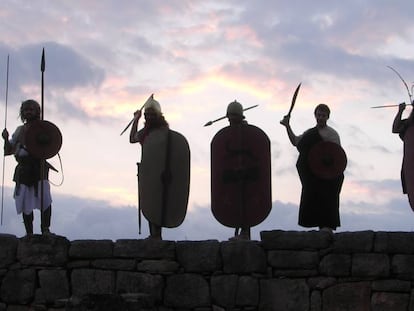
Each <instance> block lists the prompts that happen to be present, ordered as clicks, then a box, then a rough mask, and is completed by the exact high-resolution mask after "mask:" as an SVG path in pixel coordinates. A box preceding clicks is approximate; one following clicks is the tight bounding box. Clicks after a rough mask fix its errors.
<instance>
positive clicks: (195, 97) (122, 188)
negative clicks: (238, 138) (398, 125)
mask: <svg viewBox="0 0 414 311" xmlns="http://www.w3.org/2000/svg"><path fill="white" fill-rule="evenodd" d="M412 12H414V2H413V1H408V0H405V1H403V0H396V1H384V0H375V1H374V0H367V1H360V0H358V1H356V0H350V1H339V0H338V1H337V0H333V1H322V0H315V1H297V0H293V1H279V0H268V1H265V0H263V1H248V0H246V1H245V0H237V1H231V0H229V1H222V0H217V1H213V0H203V1H201V0H200V1H185V0H153V1H144V0H137V1H132V0H131V1H128V0H125V1H115V0H84V1H69V0H61V1H52V0H49V1H47V0H44V1H24V0H17V1H12V0H4V1H2V5H1V8H0V25H1V27H0V38H1V39H0V40H1V41H0V104H1V114H0V120H1V121H2V122H3V125H4V124H6V126H7V129H8V130H9V132H13V131H14V129H15V128H16V127H17V126H18V125H19V124H20V123H21V122H20V119H19V116H18V110H19V107H20V103H21V102H22V101H23V100H25V99H28V98H33V99H36V100H38V101H40V97H41V72H40V60H41V53H42V48H45V56H46V70H45V73H44V77H45V88H44V91H45V102H44V107H45V109H44V118H45V120H48V121H51V122H53V123H54V124H56V125H57V126H58V127H59V129H60V130H61V132H62V135H63V145H62V148H61V150H60V152H59V154H60V157H61V159H62V168H61V166H60V164H59V159H58V157H54V158H52V159H51V160H50V162H51V163H52V164H53V165H54V166H55V167H57V168H58V169H59V171H60V173H59V174H56V173H51V176H50V180H51V182H52V183H54V184H57V185H58V184H60V183H61V182H62V179H63V184H62V185H61V186H53V187H52V196H53V215H52V226H51V230H52V231H53V232H55V233H56V234H59V235H63V236H66V237H67V238H68V239H70V240H74V239H112V240H116V239H122V238H133V239H134V238H145V237H146V236H147V235H148V230H147V223H146V221H145V220H144V219H143V223H142V227H143V233H142V235H138V223H137V176H136V173H137V172H136V162H137V161H140V154H141V149H140V146H139V145H138V144H130V143H129V137H128V134H129V132H128V131H127V132H126V133H125V134H124V135H122V136H120V133H121V131H122V130H123V129H124V127H125V126H126V125H127V124H128V122H129V121H130V120H131V118H132V117H133V112H134V111H135V110H136V109H138V108H139V107H141V106H142V104H143V103H144V102H145V100H146V99H147V98H148V96H149V95H151V94H152V93H154V98H155V99H156V100H158V101H159V102H160V104H161V107H162V110H163V113H164V116H165V118H166V119H167V121H168V122H169V124H170V127H171V129H173V130H175V131H178V132H180V133H181V134H182V135H184V136H185V137H186V138H187V140H188V142H189V145H190V149H191V184H190V198H189V205H188V210H187V216H186V219H185V221H184V223H183V224H182V225H181V226H180V227H178V228H175V229H167V230H164V238H165V239H172V240H204V239H218V240H226V239H228V238H229V237H231V236H232V235H233V229H232V228H227V227H224V226H223V225H221V224H220V223H218V221H217V220H216V219H215V218H214V217H213V215H212V213H211V209H210V142H211V139H212V138H213V136H214V135H215V133H216V132H217V131H218V130H220V129H221V128H223V127H224V126H227V125H228V122H227V120H222V121H219V122H216V123H214V124H213V125H211V126H209V127H203V125H204V124H205V123H206V122H207V121H209V120H214V119H217V118H219V117H221V116H223V115H224V114H225V111H226V107H227V105H228V103H230V102H231V101H233V100H237V101H239V102H240V103H241V104H242V105H244V107H248V106H252V105H259V106H258V107H257V108H254V109H251V110H249V111H246V113H245V115H246V119H247V120H248V122H249V123H250V124H253V125H256V126H258V127H260V128H261V129H262V130H263V131H264V132H265V133H266V134H267V135H268V137H269V139H270V141H271V159H272V201H273V209H272V211H271V213H270V215H269V216H268V218H267V219H266V220H265V221H264V222H263V223H262V224H260V225H258V226H256V227H254V228H252V236H253V238H254V239H258V238H259V233H260V231H263V230H275V229H282V230H310V229H307V228H302V227H299V226H298V225H297V216H298V203H299V198H300V189H301V187H300V182H299V178H298V175H297V172H296V167H295V163H296V158H297V155H298V152H297V150H296V149H295V148H294V147H293V146H292V145H291V144H290V142H289V140H288V137H287V135H286V131H285V128H284V127H282V126H281V125H280V124H279V121H280V120H281V119H282V118H283V116H284V115H285V114H286V113H287V111H288V109H289V106H290V102H291V99H292V95H293V92H294V90H295V88H296V87H297V85H298V84H299V83H302V87H301V89H300V92H299V95H298V98H297V102H296V106H295V108H294V110H293V112H292V117H291V125H292V128H293V130H294V132H295V133H296V134H301V133H302V132H303V131H305V130H306V129H308V128H309V127H312V126H314V124H315V120H314V118H313V109H314V107H315V106H316V105H317V104H319V103H326V104H328V105H329V106H330V108H331V118H330V120H329V121H328V124H329V125H330V126H332V127H334V128H335V129H336V130H337V131H338V132H339V134H340V136H341V142H342V146H343V148H344V150H345V151H346V153H347V157H348V166H347V169H346V171H345V181H344V186H343V189H342V193H341V206H340V213H341V221H342V226H341V227H340V228H338V231H339V232H341V231H360V230H375V231H380V230H389V231H412V230H413V228H414V214H413V212H412V210H411V208H410V206H409V204H408V200H407V197H406V196H405V195H403V194H402V191H401V185H400V177H399V176H400V168H401V160H402V142H401V140H400V139H399V137H398V136H397V135H395V134H392V133H391V125H392V121H393V118H394V116H395V114H396V112H397V107H395V108H383V109H372V108H370V107H372V106H377V105H391V104H398V103H400V102H407V103H408V102H409V97H408V93H407V90H406V88H405V86H404V84H403V83H402V81H401V80H400V79H399V77H398V76H397V75H396V74H395V73H394V72H393V71H392V70H390V69H389V68H388V67H387V66H392V67H393V68H395V69H396V70H398V72H399V73H400V74H401V76H402V77H403V78H404V79H405V81H406V82H407V84H408V86H409V88H411V86H412V85H413V83H414V82H413V81H414V52H413V51H414V28H413V18H412ZM7 55H9V57H10V63H9V87H8V105H7V108H8V109H7V118H6V119H5V116H6V113H5V111H6V109H5V108H6V106H5V99H6V64H7ZM410 109H411V108H407V111H406V113H405V114H404V115H405V116H406V115H407V114H408V113H409V111H410ZM3 125H2V126H3ZM140 126H142V123H141V124H140ZM15 165H16V162H15V160H14V158H13V157H7V158H6V160H5V169H4V189H3V190H4V204H3V225H2V226H1V227H0V233H9V234H14V235H17V236H22V235H24V227H23V224H22V220H21V216H20V215H19V216H17V215H16V211H15V207H14V202H13V199H12V195H13V188H14V184H13V182H12V174H13V170H14V167H15ZM62 172H63V173H62ZM39 218H40V217H39V213H35V231H36V232H39V223H38V222H39Z"/></svg>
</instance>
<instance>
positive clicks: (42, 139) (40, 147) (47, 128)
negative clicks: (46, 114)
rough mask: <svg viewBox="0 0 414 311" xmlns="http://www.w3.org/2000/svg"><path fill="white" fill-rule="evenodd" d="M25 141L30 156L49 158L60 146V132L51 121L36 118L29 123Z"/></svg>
mask: <svg viewBox="0 0 414 311" xmlns="http://www.w3.org/2000/svg"><path fill="white" fill-rule="evenodd" d="M25 142H26V148H27V150H28V151H29V153H30V154H31V155H32V156H34V157H35V158H38V159H49V158H51V157H53V156H55V155H56V154H57V153H58V152H59V150H60V147H62V134H61V132H60V130H59V129H58V127H57V126H56V125H54V124H53V123H51V122H49V121H45V120H36V121H32V122H30V123H29V126H28V128H27V131H26V137H25Z"/></svg>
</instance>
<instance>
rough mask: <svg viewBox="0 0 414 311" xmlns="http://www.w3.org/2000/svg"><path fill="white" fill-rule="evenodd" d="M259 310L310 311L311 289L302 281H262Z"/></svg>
mask: <svg viewBox="0 0 414 311" xmlns="http://www.w3.org/2000/svg"><path fill="white" fill-rule="evenodd" d="M259 310H266V311H308V310H309V287H308V285H307V284H306V281H305V280H301V279H296V280H294V279H263V280H260V304H259Z"/></svg>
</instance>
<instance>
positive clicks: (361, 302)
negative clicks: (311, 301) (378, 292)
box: [322, 282, 371, 311]
mask: <svg viewBox="0 0 414 311" xmlns="http://www.w3.org/2000/svg"><path fill="white" fill-rule="evenodd" d="M322 306H323V308H322V311H343V310H352V311H369V310H371V309H370V307H371V286H370V283H369V282H353V283H341V284H337V285H334V286H332V287H329V288H327V289H325V290H324V291H323V294H322Z"/></svg>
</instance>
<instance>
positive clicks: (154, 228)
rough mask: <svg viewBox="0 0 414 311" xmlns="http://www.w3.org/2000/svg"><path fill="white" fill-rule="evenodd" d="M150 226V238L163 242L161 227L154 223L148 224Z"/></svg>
mask: <svg viewBox="0 0 414 311" xmlns="http://www.w3.org/2000/svg"><path fill="white" fill-rule="evenodd" d="M148 224H149V230H150V237H151V238H154V239H159V240H162V237H161V226H158V225H156V224H154V223H152V222H150V221H149V222H148Z"/></svg>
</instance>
